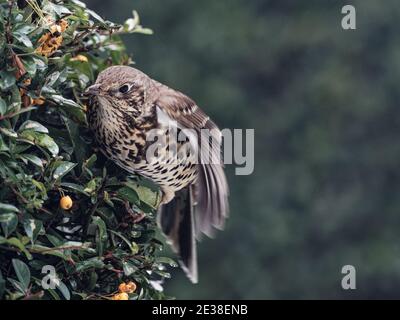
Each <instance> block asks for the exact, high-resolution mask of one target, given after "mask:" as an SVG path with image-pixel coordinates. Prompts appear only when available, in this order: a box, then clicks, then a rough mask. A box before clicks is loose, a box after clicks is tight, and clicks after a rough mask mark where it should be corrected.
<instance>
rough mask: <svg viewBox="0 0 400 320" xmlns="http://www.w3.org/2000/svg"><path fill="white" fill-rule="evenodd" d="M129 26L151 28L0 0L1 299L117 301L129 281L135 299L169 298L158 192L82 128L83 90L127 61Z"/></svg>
mask: <svg viewBox="0 0 400 320" xmlns="http://www.w3.org/2000/svg"><path fill="white" fill-rule="evenodd" d="M123 33H145V34H149V33H151V30H149V29H146V28H143V27H141V25H140V23H139V18H138V16H137V14H136V12H134V14H133V17H132V18H130V19H128V20H127V21H126V23H125V24H124V25H123V26H120V25H117V24H114V23H111V22H109V21H104V20H103V19H102V18H101V17H99V16H98V15H97V14H96V13H95V12H93V11H91V10H89V9H87V8H86V6H85V5H84V4H83V3H82V2H80V1H78V0H71V1H54V2H51V1H48V0H42V1H40V0H26V1H8V2H2V3H1V4H0V52H1V53H0V70H1V71H0V89H1V98H0V183H1V188H0V223H1V228H0V298H3V299H4V298H5V299H112V298H113V297H114V299H118V298H119V297H121V296H117V295H116V293H117V292H118V287H119V285H120V284H121V283H129V282H133V285H132V283H131V284H130V288H134V290H129V291H128V293H129V298H130V299H160V298H165V296H164V294H163V293H162V292H161V291H160V290H161V288H162V287H161V286H160V283H161V282H162V279H163V278H165V277H169V274H168V273H167V272H166V271H165V270H166V266H167V265H170V266H175V265H176V264H175V263H174V262H173V261H172V260H170V259H168V258H166V257H159V256H158V255H157V253H158V252H159V251H160V250H161V249H162V247H163V244H162V242H161V241H160V240H159V239H158V238H159V236H158V234H157V231H156V230H157V228H156V223H155V219H154V215H155V211H156V208H157V206H158V201H159V194H158V192H157V189H155V188H154V186H152V185H150V184H149V183H148V182H146V181H143V180H141V179H140V178H139V177H136V176H129V175H128V174H127V173H124V172H123V171H122V169H118V168H115V165H114V164H113V163H111V162H109V161H107V160H106V159H105V158H104V157H103V156H102V155H101V154H100V153H99V152H97V151H98V150H96V149H95V148H94V145H93V140H92V135H91V133H90V131H89V130H88V128H87V123H86V116H85V111H86V105H85V103H86V101H85V99H84V97H83V96H82V93H83V91H84V90H85V88H86V87H87V86H88V85H89V84H90V83H92V82H93V81H94V80H95V79H96V76H97V74H98V73H99V71H101V70H102V69H104V68H106V67H107V66H109V65H112V64H130V63H131V60H130V58H129V57H128V56H127V54H126V53H125V51H124V46H123V44H122V42H121V40H120V38H119V35H120V34H123ZM53 268H54V269H53ZM54 272H55V273H56V275H57V276H56V279H53V278H51V276H52V275H53V274H54ZM125 287H127V286H125ZM132 291H133V292H132ZM124 296H126V295H124Z"/></svg>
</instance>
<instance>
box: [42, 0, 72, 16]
mask: <svg viewBox="0 0 400 320" xmlns="http://www.w3.org/2000/svg"><path fill="white" fill-rule="evenodd" d="M43 11H45V12H48V13H50V14H56V15H57V16H58V17H59V18H60V17H61V16H63V15H64V14H71V13H72V12H71V11H70V10H69V9H68V8H66V7H64V6H62V5H59V4H55V3H52V2H50V1H48V0H46V1H44V6H43Z"/></svg>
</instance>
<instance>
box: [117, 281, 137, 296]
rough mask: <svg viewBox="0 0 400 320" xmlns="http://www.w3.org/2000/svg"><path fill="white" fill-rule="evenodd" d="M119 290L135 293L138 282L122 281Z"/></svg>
mask: <svg viewBox="0 0 400 320" xmlns="http://www.w3.org/2000/svg"><path fill="white" fill-rule="evenodd" d="M118 290H119V292H121V293H122V292H125V293H134V292H135V290H136V284H135V283H134V282H132V281H129V282H128V283H124V282H123V283H121V284H120V285H119V286H118Z"/></svg>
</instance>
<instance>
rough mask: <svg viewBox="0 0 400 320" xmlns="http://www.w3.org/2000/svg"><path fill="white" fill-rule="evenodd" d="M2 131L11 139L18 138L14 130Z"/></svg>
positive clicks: (5, 129)
mask: <svg viewBox="0 0 400 320" xmlns="http://www.w3.org/2000/svg"><path fill="white" fill-rule="evenodd" d="M0 131H1V132H2V133H3V134H4V135H6V136H7V137H11V138H17V137H18V134H17V133H16V132H15V131H14V130H12V129H7V128H0Z"/></svg>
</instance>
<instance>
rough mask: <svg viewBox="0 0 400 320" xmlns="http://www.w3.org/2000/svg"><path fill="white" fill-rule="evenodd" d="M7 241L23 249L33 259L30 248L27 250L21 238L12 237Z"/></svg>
mask: <svg viewBox="0 0 400 320" xmlns="http://www.w3.org/2000/svg"><path fill="white" fill-rule="evenodd" d="M6 243H8V244H9V245H11V246H14V247H17V248H18V249H19V250H21V251H22V252H23V253H24V254H25V256H26V257H27V258H28V259H29V260H31V259H32V255H31V254H30V253H29V251H28V250H26V248H25V246H24V244H23V243H22V242H21V240H19V239H18V238H15V237H12V238H10V239H7V240H6Z"/></svg>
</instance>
